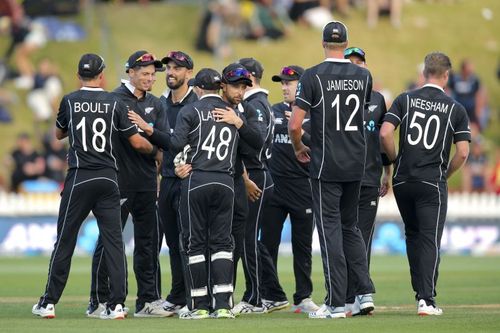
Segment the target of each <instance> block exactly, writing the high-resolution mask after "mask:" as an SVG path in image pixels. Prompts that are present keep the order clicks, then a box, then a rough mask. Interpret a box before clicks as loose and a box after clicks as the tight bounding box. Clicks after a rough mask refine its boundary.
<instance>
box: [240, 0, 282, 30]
mask: <svg viewBox="0 0 500 333" xmlns="http://www.w3.org/2000/svg"><path fill="white" fill-rule="evenodd" d="M241 11H242V16H243V17H244V18H245V21H246V22H245V23H246V26H247V32H246V34H245V38H247V39H265V38H270V39H278V38H281V37H284V36H286V35H287V34H288V33H289V29H290V25H291V21H290V18H289V17H288V13H287V12H286V11H285V10H284V8H283V7H281V6H275V5H273V0H257V1H250V0H243V1H242V2H241Z"/></svg>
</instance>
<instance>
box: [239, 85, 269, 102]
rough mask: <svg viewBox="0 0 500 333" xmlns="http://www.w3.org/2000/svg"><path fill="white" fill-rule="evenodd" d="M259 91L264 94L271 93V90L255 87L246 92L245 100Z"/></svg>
mask: <svg viewBox="0 0 500 333" xmlns="http://www.w3.org/2000/svg"><path fill="white" fill-rule="evenodd" d="M259 92H263V93H264V94H266V95H269V90H266V89H262V88H255V89H252V90H248V91H247V92H245V94H244V95H243V100H245V99H247V98H248V97H250V96H252V95H255V94H256V93H259Z"/></svg>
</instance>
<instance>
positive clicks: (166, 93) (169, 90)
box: [163, 86, 193, 104]
mask: <svg viewBox="0 0 500 333" xmlns="http://www.w3.org/2000/svg"><path fill="white" fill-rule="evenodd" d="M191 91H193V87H192V86H189V88H188V90H187V91H186V94H185V95H184V96H183V97H182V98H181V100H180V101H179V102H178V104H180V103H182V102H183V101H184V100H185V99H186V97H188V95H189V94H190V93H191ZM171 92H172V89H169V88H167V90H165V91H164V92H163V96H165V97H166V98H167V99H168V98H169V96H170V93H171Z"/></svg>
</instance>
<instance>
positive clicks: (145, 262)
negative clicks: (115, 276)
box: [90, 191, 161, 309]
mask: <svg viewBox="0 0 500 333" xmlns="http://www.w3.org/2000/svg"><path fill="white" fill-rule="evenodd" d="M120 202H121V223H122V228H124V227H125V224H126V223H127V219H128V216H129V214H130V215H132V221H133V224H134V273H135V278H136V281H137V300H136V308H138V309H140V308H142V307H143V306H144V303H145V302H153V301H156V300H157V299H159V298H161V289H160V288H161V287H160V285H161V282H160V271H159V266H160V265H159V240H158V239H159V237H161V229H160V223H159V218H158V212H157V205H156V191H147V192H123V193H121V199H120ZM103 257H105V254H104V252H103V251H102V240H101V237H100V236H99V238H98V240H97V244H96V249H95V251H94V255H93V258H92V281H91V291H90V298H91V300H92V301H97V302H98V303H104V302H107V298H108V284H107V279H108V274H109V270H108V268H107V265H106V261H104V260H103Z"/></svg>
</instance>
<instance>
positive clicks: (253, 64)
mask: <svg viewBox="0 0 500 333" xmlns="http://www.w3.org/2000/svg"><path fill="white" fill-rule="evenodd" d="M238 63H239V64H241V65H243V67H245V68H246V69H247V70H248V71H249V72H250V74H252V75H253V76H255V77H257V78H259V79H262V74H263V73H264V67H263V66H262V64H261V63H260V62H258V61H257V60H256V59H254V58H241V59H240V60H238Z"/></svg>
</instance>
